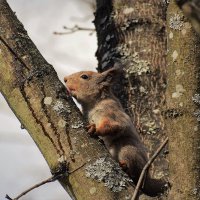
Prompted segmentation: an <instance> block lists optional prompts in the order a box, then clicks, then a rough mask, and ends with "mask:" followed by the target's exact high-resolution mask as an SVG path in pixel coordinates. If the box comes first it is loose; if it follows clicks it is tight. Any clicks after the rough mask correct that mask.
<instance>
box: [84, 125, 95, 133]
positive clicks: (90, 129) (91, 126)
mask: <svg viewBox="0 0 200 200" xmlns="http://www.w3.org/2000/svg"><path fill="white" fill-rule="evenodd" d="M86 128H87V132H88V133H89V134H90V135H95V133H96V125H95V124H89V125H87V126H86Z"/></svg>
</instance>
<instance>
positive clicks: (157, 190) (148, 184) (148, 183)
mask: <svg viewBox="0 0 200 200" xmlns="http://www.w3.org/2000/svg"><path fill="white" fill-rule="evenodd" d="M167 185H168V183H167V182H166V181H165V180H163V179H154V178H151V177H147V178H146V180H145V183H144V186H143V187H142V188H141V189H142V191H143V192H144V193H145V194H147V195H148V196H151V197H155V196H157V195H159V194H161V193H164V192H165V190H166V189H167Z"/></svg>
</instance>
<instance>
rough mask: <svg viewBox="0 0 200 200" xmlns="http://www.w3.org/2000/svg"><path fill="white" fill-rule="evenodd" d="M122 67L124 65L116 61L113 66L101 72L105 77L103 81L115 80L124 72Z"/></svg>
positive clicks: (110, 81)
mask: <svg viewBox="0 0 200 200" xmlns="http://www.w3.org/2000/svg"><path fill="white" fill-rule="evenodd" d="M122 68H123V67H122V65H121V64H120V63H115V64H114V66H113V67H112V68H110V69H108V70H106V71H105V72H102V73H101V75H102V77H103V80H102V81H104V82H107V83H109V84H110V83H112V82H114V81H115V80H116V79H117V78H118V77H119V75H121V74H122V73H123V69H122Z"/></svg>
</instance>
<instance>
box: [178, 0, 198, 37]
mask: <svg viewBox="0 0 200 200" xmlns="http://www.w3.org/2000/svg"><path fill="white" fill-rule="evenodd" d="M176 3H177V4H178V6H179V7H180V8H181V9H182V11H183V13H184V15H185V16H187V17H188V18H189V19H190V22H191V23H192V26H193V28H194V29H195V31H196V32H197V33H198V34H200V2H199V0H176Z"/></svg>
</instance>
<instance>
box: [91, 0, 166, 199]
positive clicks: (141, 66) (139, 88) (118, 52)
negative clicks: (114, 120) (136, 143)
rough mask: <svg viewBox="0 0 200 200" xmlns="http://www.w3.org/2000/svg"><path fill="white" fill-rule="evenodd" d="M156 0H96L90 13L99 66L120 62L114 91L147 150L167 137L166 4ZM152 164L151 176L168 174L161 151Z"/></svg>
mask: <svg viewBox="0 0 200 200" xmlns="http://www.w3.org/2000/svg"><path fill="white" fill-rule="evenodd" d="M161 2H162V1H154V0H151V1H149V0H132V1H123V0H114V1H111V0H97V11H96V13H95V26H96V30H97V37H98V50H97V52H96V56H97V59H98V61H99V66H98V70H99V71H104V70H105V69H107V68H109V67H111V66H112V65H113V64H114V63H115V62H119V61H120V62H121V63H122V65H123V68H124V69H125V71H126V73H125V76H124V77H121V78H120V81H119V84H118V85H115V86H114V91H115V93H116V95H117V96H118V97H119V98H120V100H121V102H122V104H123V106H124V108H125V110H126V111H127V113H128V114H129V115H130V116H132V118H133V121H134V124H135V125H136V128H137V130H138V132H139V133H140V135H141V136H142V138H143V140H144V143H145V144H146V146H147V147H148V149H149V152H150V153H151V154H152V153H153V152H154V151H155V149H156V148H157V147H158V146H159V144H160V143H161V141H162V140H163V139H165V137H166V134H165V132H164V130H165V128H164V123H163V119H162V115H161V113H162V112H161V111H162V107H163V105H164V102H165V89H166V34H165V21H166V17H165V14H166V4H164V3H161ZM154 166H155V167H153V170H152V171H153V175H154V176H155V177H156V178H160V177H163V176H164V175H166V174H167V169H168V163H167V161H166V159H165V158H164V156H163V155H161V156H159V158H158V159H157V160H156V161H155V163H154ZM147 199H149V198H147Z"/></svg>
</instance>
